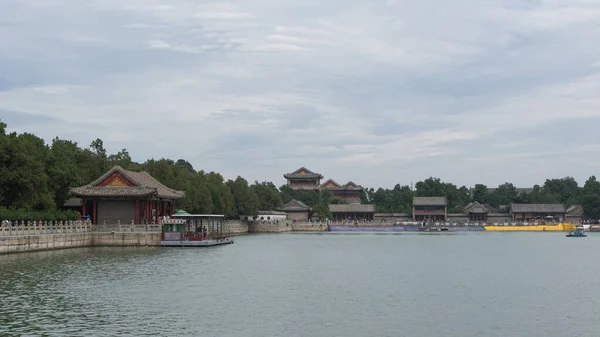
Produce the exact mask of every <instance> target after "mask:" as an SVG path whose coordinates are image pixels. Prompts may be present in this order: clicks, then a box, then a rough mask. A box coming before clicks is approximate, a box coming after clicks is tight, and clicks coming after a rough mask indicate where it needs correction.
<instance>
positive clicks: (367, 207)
mask: <svg viewBox="0 0 600 337" xmlns="http://www.w3.org/2000/svg"><path fill="white" fill-rule="evenodd" d="M329 211H330V212H332V213H374V212H375V205H372V204H350V205H344V204H339V205H334V204H332V205H329Z"/></svg>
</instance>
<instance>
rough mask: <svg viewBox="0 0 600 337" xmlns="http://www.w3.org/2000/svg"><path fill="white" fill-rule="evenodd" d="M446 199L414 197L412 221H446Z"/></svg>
mask: <svg viewBox="0 0 600 337" xmlns="http://www.w3.org/2000/svg"><path fill="white" fill-rule="evenodd" d="M446 204H447V203H446V197H414V198H413V210H412V211H413V212H412V214H413V221H446V218H447V215H448V210H447V208H446Z"/></svg>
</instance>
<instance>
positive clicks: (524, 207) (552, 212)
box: [510, 204, 567, 221]
mask: <svg viewBox="0 0 600 337" xmlns="http://www.w3.org/2000/svg"><path fill="white" fill-rule="evenodd" d="M510 214H511V216H512V218H513V219H514V220H521V221H530V220H536V219H541V220H556V221H559V220H565V218H566V214H567V210H566V209H565V205H563V204H511V205H510Z"/></svg>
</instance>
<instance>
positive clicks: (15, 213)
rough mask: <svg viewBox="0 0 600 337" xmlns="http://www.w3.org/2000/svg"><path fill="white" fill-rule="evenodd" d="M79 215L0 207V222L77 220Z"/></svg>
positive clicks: (59, 211)
mask: <svg viewBox="0 0 600 337" xmlns="http://www.w3.org/2000/svg"><path fill="white" fill-rule="evenodd" d="M78 218H79V214H77V212H75V211H72V210H66V211H63V210H52V209H51V210H44V211H31V210H24V209H17V208H5V207H0V222H1V221H3V220H9V221H18V222H19V223H20V222H21V221H25V222H27V221H66V220H77V219H78Z"/></svg>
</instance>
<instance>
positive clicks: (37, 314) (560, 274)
mask: <svg viewBox="0 0 600 337" xmlns="http://www.w3.org/2000/svg"><path fill="white" fill-rule="evenodd" d="M599 252H600V235H595V234H594V233H591V235H590V236H589V237H587V238H585V239H567V238H565V237H564V233H460V234H456V233H424V235H419V234H416V233H411V234H401V235H390V234H387V235H386V234H384V235H382V234H381V233H369V234H363V233H361V234H357V233H352V235H340V234H338V233H335V234H330V233H325V234H320V235H312V234H311V235H304V234H282V235H253V236H244V237H238V238H237V239H236V243H235V244H233V245H229V246H223V247H213V248H209V249H178V248H174V249H173V248H171V249H169V248H86V249H72V250H62V251H52V252H39V253H29V254H18V255H5V256H0V271H1V273H0V304H1V306H0V326H2V325H5V326H7V331H6V332H2V331H1V330H0V336H2V335H3V334H5V335H23V334H28V335H33V336H36V335H37V336H115V335H129V336H148V335H158V336H357V337H358V336H361V337H362V336H444V337H450V336H461V337H463V336H503V337H504V336H557V337H558V336H561V337H562V336H567V335H569V336H571V335H573V336H597V331H600V323H599V322H598V320H597V316H598V313H599V303H598V299H599V298H600V297H599V296H598V295H599V291H598V290H597V289H598V281H597V275H599V272H600V267H599V266H598V264H597V263H596V261H595V259H594V258H593V256H595V255H596V254H598V253H599ZM570 322H573V324H571V323H570Z"/></svg>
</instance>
